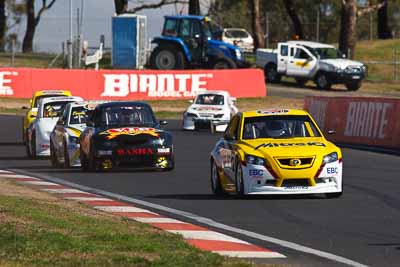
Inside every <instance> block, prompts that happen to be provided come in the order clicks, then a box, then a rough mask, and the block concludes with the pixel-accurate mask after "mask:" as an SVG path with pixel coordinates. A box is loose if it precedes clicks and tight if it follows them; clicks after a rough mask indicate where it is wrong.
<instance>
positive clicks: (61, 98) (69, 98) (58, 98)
mask: <svg viewBox="0 0 400 267" xmlns="http://www.w3.org/2000/svg"><path fill="white" fill-rule="evenodd" d="M63 101H74V102H77V101H83V98H82V97H80V96H56V97H46V98H43V99H41V100H40V104H39V105H45V104H47V103H51V102H63Z"/></svg>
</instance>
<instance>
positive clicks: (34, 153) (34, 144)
mask: <svg viewBox="0 0 400 267" xmlns="http://www.w3.org/2000/svg"><path fill="white" fill-rule="evenodd" d="M30 147H31V158H32V159H35V158H36V133H33V134H32V140H31V145H30Z"/></svg>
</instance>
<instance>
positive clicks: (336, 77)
mask: <svg viewBox="0 0 400 267" xmlns="http://www.w3.org/2000/svg"><path fill="white" fill-rule="evenodd" d="M256 64H257V66H258V67H261V68H263V69H264V71H265V77H266V80H267V81H268V82H280V80H281V77H282V76H287V77H293V78H295V79H296V82H297V83H298V84H299V85H300V86H303V85H304V84H305V83H306V82H307V81H308V80H313V81H314V82H315V84H316V85H317V87H318V88H319V89H324V90H329V89H330V88H331V86H332V84H345V85H346V88H347V89H348V90H351V91H355V90H358V89H359V88H360V87H361V83H362V80H363V79H364V78H365V75H366V71H367V67H366V66H365V65H364V64H363V63H361V62H358V61H354V60H349V59H346V58H344V55H343V54H342V53H340V51H339V50H337V49H336V48H335V47H334V46H332V45H328V44H322V43H316V42H309V41H289V42H286V43H279V44H278V49H257V53H256Z"/></svg>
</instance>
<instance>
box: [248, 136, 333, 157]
mask: <svg viewBox="0 0 400 267" xmlns="http://www.w3.org/2000/svg"><path fill="white" fill-rule="evenodd" d="M242 144H244V145H246V146H248V147H249V148H250V150H252V151H258V152H261V153H263V154H269V155H271V156H279V155H282V154H284V155H305V154H310V153H311V154H319V152H320V151H321V150H331V149H333V146H332V145H331V143H329V142H327V141H326V140H324V139H323V138H304V139H298V140H293V139H265V141H264V140H263V141H262V142H261V141H260V140H259V139H258V140H242ZM250 152H251V151H250Z"/></svg>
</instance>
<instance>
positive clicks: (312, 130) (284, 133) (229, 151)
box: [210, 109, 343, 198]
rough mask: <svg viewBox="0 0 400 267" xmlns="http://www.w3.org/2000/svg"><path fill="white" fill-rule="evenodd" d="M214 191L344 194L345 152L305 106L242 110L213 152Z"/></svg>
mask: <svg viewBox="0 0 400 267" xmlns="http://www.w3.org/2000/svg"><path fill="white" fill-rule="evenodd" d="M210 161H211V188H212V191H213V192H214V194H224V193H236V194H238V195H247V194H268V195H269V194H320V193H324V194H325V195H326V197H327V198H336V197H340V196H341V195H342V165H343V164H342V153H341V150H340V148H338V147H337V146H335V145H334V144H333V143H331V142H329V141H327V140H326V139H325V137H324V136H323V134H322V132H321V130H320V129H319V128H318V126H317V124H316V123H315V121H314V120H313V119H312V117H311V116H310V114H308V113H307V112H306V111H303V110H291V109H268V110H256V111H247V112H239V113H238V114H236V115H235V116H234V117H233V118H232V119H231V121H230V123H229V125H228V128H227V129H226V131H225V133H224V136H223V138H221V139H220V140H219V141H218V142H217V144H216V145H215V147H214V149H213V150H212V152H211V158H210Z"/></svg>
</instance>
